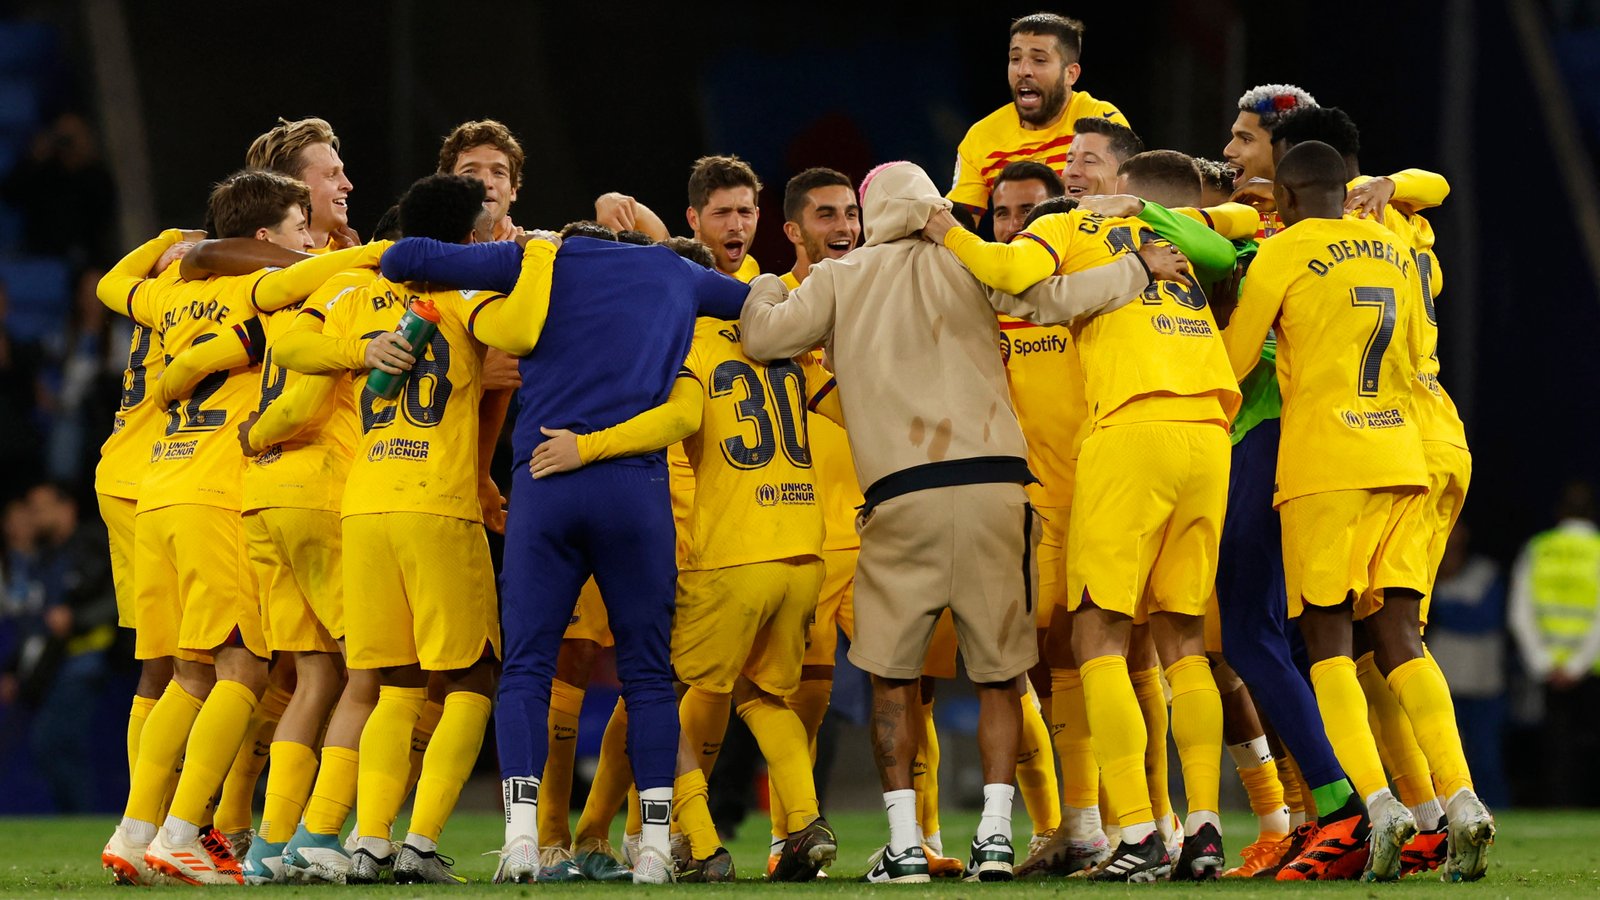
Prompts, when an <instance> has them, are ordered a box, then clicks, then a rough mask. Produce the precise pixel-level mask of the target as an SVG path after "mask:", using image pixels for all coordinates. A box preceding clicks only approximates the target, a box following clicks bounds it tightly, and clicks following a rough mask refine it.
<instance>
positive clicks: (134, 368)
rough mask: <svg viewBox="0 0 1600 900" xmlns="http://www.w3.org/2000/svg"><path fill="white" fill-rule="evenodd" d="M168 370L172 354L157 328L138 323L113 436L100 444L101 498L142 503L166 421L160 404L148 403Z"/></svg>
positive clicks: (98, 483)
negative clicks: (144, 485) (142, 491)
mask: <svg viewBox="0 0 1600 900" xmlns="http://www.w3.org/2000/svg"><path fill="white" fill-rule="evenodd" d="M164 368H166V354H165V352H164V351H163V349H162V346H161V338H160V336H159V335H157V334H156V331H155V329H154V328H151V327H149V326H147V325H143V324H140V323H138V322H135V323H133V334H132V336H131V337H130V338H129V341H128V365H127V367H126V368H124V369H123V371H122V394H121V396H120V398H119V400H118V402H117V413H116V418H115V419H114V420H113V422H112V425H111V434H110V435H109V436H108V437H107V438H106V439H105V443H103V444H101V445H100V462H99V463H98V464H97V465H96V466H95V469H94V489H95V492H96V493H98V494H105V495H108V496H112V497H122V498H124V499H128V500H137V499H138V498H139V485H140V483H141V482H142V481H143V480H144V476H145V472H146V471H148V470H149V468H150V443H151V442H152V441H153V440H155V438H156V435H157V434H159V433H160V432H159V431H158V429H161V428H163V427H164V424H165V423H164V419H165V418H166V417H165V416H164V415H163V414H162V411H161V410H159V409H157V408H156V405H155V404H154V403H147V402H145V397H146V396H147V395H148V394H149V388H150V385H151V384H154V383H155V381H156V379H158V378H160V377H161V371H162V370H163V369H164Z"/></svg>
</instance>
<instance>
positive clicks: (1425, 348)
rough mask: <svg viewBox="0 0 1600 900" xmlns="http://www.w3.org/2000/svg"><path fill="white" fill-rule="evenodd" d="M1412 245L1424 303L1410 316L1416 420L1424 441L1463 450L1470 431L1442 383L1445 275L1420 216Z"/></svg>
mask: <svg viewBox="0 0 1600 900" xmlns="http://www.w3.org/2000/svg"><path fill="white" fill-rule="evenodd" d="M1390 209H1393V207H1392V206H1391V207H1390ZM1409 224H1410V225H1411V231H1412V237H1413V238H1414V240H1413V242H1412V249H1411V254H1412V258H1413V259H1414V260H1416V264H1417V293H1418V298H1419V300H1420V301H1421V302H1419V303H1417V304H1416V306H1415V307H1414V312H1413V314H1412V317H1411V323H1412V325H1413V327H1415V328H1416V329H1417V341H1416V343H1417V344H1418V352H1419V354H1420V355H1419V356H1418V357H1417V376H1416V378H1414V379H1413V380H1412V390H1411V395H1412V396H1411V406H1412V409H1413V411H1414V412H1415V413H1416V417H1417V428H1418V429H1420V430H1421V432H1422V439H1423V440H1425V441H1443V442H1444V443H1447V444H1450V445H1452V446H1455V447H1460V448H1461V449H1463V450H1466V449H1468V447H1467V429H1466V426H1465V425H1464V424H1462V422H1461V413H1460V412H1458V411H1457V410H1456V402H1455V401H1454V400H1452V399H1450V393H1449V392H1448V391H1446V390H1445V389H1444V385H1443V384H1442V383H1440V381H1439V312H1438V309H1439V308H1438V304H1437V298H1438V296H1439V291H1440V290H1442V289H1443V288H1444V274H1443V273H1442V272H1441V271H1440V270H1439V257H1437V256H1435V255H1434V252H1433V226H1432V225H1431V224H1429V222H1428V220H1427V219H1425V218H1423V217H1422V216H1420V215H1413V216H1411V218H1410V220H1409Z"/></svg>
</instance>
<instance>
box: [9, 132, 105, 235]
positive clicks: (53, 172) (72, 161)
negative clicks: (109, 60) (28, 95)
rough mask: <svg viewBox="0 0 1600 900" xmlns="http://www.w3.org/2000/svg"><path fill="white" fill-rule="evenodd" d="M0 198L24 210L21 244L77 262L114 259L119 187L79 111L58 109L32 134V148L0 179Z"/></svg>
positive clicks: (21, 210)
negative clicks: (52, 117)
mask: <svg viewBox="0 0 1600 900" xmlns="http://www.w3.org/2000/svg"><path fill="white" fill-rule="evenodd" d="M0 200H4V201H5V202H6V203H7V204H9V205H10V206H11V207H12V208H14V209H16V210H17V212H19V213H21V214H22V217H23V229H22V248H23V250H24V252H27V253H32V254H36V255H39V256H57V257H61V258H64V259H66V260H67V261H68V262H69V263H72V264H73V265H77V266H84V265H100V266H104V265H107V264H108V263H110V262H112V261H114V259H115V257H114V256H113V255H112V237H113V232H114V229H115V226H116V221H117V188H116V183H115V182H114V181H112V179H111V170H110V168H108V167H107V166H106V164H105V162H104V161H103V160H101V159H100V151H99V148H98V147H97V146H96V145H95V137H94V131H93V129H91V128H90V127H89V123H88V121H87V120H85V119H84V118H83V116H80V115H78V114H77V113H73V112H66V113H62V114H61V115H59V116H57V117H56V118H55V121H53V122H51V123H50V125H49V126H47V127H46V128H45V129H44V130H43V131H41V132H40V133H39V134H37V135H35V136H34V139H33V150H32V152H31V153H30V154H29V155H28V157H27V158H26V159H23V160H20V161H18V163H17V164H16V166H15V167H14V168H12V170H11V173H10V174H9V175H7V176H6V179H5V181H4V183H0Z"/></svg>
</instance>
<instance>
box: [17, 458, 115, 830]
mask: <svg viewBox="0 0 1600 900" xmlns="http://www.w3.org/2000/svg"><path fill="white" fill-rule="evenodd" d="M13 515H26V516H27V517H28V518H29V519H30V520H31V522H29V524H28V526H23V525H22V523H20V522H17V523H15V524H14V523H13V518H12V517H13ZM6 525H7V539H8V541H7V542H8V544H10V543H11V537H12V535H11V529H12V528H13V527H15V528H17V529H18V537H19V538H20V537H21V536H22V535H23V534H24V532H23V530H22V529H23V528H24V527H31V529H32V536H33V537H34V540H35V553H34V554H33V555H32V558H31V561H30V563H29V564H28V565H26V566H23V567H22V569H23V571H24V572H25V573H26V574H25V577H26V578H27V580H28V581H30V582H31V590H30V592H29V593H30V602H29V604H28V605H29V606H30V607H33V609H31V610H30V613H31V614H30V615H29V616H28V619H27V620H26V621H27V624H26V625H25V626H24V629H23V636H22V641H21V644H20V646H19V647H18V650H17V652H16V654H15V656H13V658H12V661H11V663H10V665H8V666H7V668H6V674H5V675H3V676H0V700H3V701H5V702H7V703H11V702H16V701H19V700H20V701H21V702H22V704H24V705H25V706H27V707H29V708H31V709H32V710H33V711H34V714H33V728H32V731H31V734H30V735H29V743H30V745H31V747H32V749H33V755H34V763H35V765H37V766H38V767H39V771H40V772H41V773H42V774H43V776H44V780H45V782H46V783H47V785H48V786H49V789H50V793H51V796H52V798H53V799H54V801H55V804H56V810H57V811H58V812H64V813H71V812H88V811H90V810H92V809H93V808H94V799H95V796H96V794H97V793H98V791H97V790H96V783H95V780H94V779H93V778H87V777H85V773H87V772H91V771H92V767H91V766H90V763H89V759H90V754H89V734H90V729H91V727H92V726H93V722H94V718H93V716H92V715H91V713H92V712H93V710H94V709H95V706H96V700H97V697H98V695H99V691H100V688H101V686H102V683H103V682H104V679H105V674H106V650H107V649H108V648H109V647H110V646H111V643H112V641H113V640H114V639H115V637H116V621H117V605H116V597H115V594H114V593H113V591H112V586H111V566H110V557H109V556H108V554H107V551H106V536H105V532H104V531H103V530H102V529H100V528H98V526H97V525H96V524H85V523H80V522H79V520H78V504H77V501H76V500H74V499H73V497H72V494H71V493H70V492H68V491H67V490H66V488H64V487H62V486H61V485H59V484H55V483H46V484H41V485H38V486H36V487H34V488H33V489H32V490H30V491H29V492H28V494H27V496H26V499H25V507H24V508H23V511H22V512H21V513H18V512H16V511H15V510H14V509H13V508H8V509H7V511H6ZM9 549H10V548H9V547H8V550H9ZM8 555H9V554H8ZM8 562H9V560H8Z"/></svg>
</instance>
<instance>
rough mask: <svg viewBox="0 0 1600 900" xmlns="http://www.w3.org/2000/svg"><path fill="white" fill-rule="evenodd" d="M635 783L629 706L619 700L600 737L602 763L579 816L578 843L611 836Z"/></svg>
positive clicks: (596, 768) (633, 831) (636, 831)
mask: <svg viewBox="0 0 1600 900" xmlns="http://www.w3.org/2000/svg"><path fill="white" fill-rule="evenodd" d="M632 784H633V768H632V767H631V766H630V765H629V764H628V707H627V705H626V704H624V703H623V702H622V701H621V700H620V699H619V700H618V701H617V705H616V708H615V709H613V710H612V711H611V719H610V721H608V722H606V730H605V734H604V736H602V737H601V739H600V763H599V765H598V766H596V767H595V770H594V782H593V783H592V784H590V785H589V799H587V800H585V801H584V804H583V812H582V813H581V814H579V816H578V830H577V834H576V835H574V840H575V842H576V843H582V842H584V841H587V840H599V841H604V840H608V839H609V838H610V835H611V820H612V819H614V818H616V815H617V809H618V808H619V807H621V806H622V804H623V801H624V800H626V799H627V797H628V787H629V786H630V785H632ZM634 815H635V816H637V815H638V813H634ZM637 829H638V826H637V825H635V826H634V830H632V831H630V832H629V834H638V833H639V832H638V830H637Z"/></svg>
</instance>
